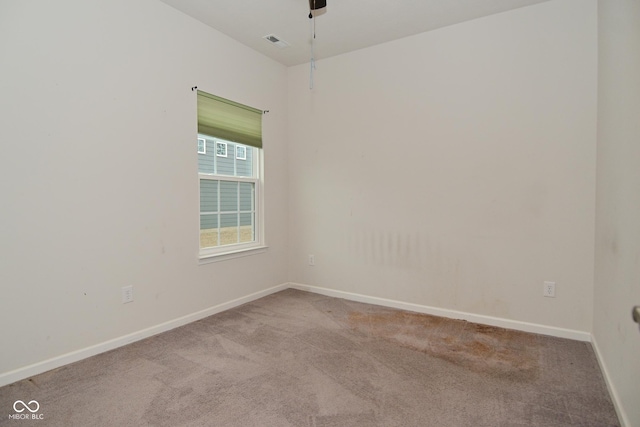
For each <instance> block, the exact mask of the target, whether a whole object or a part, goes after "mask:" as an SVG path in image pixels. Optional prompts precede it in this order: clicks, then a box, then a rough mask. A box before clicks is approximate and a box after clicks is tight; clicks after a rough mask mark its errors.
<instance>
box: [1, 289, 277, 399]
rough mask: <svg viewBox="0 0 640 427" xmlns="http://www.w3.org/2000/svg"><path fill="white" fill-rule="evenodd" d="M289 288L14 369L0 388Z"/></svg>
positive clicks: (213, 308) (272, 291) (206, 310)
mask: <svg viewBox="0 0 640 427" xmlns="http://www.w3.org/2000/svg"><path fill="white" fill-rule="evenodd" d="M288 287H289V285H288V284H287V283H284V284H281V285H277V286H274V287H272V288H269V289H265V290H263V291H259V292H255V293H253V294H251V295H247V296H244V297H241V298H237V299H234V300H232V301H229V302H225V303H222V304H218V305H216V306H213V307H209V308H206V309H204V310H201V311H198V312H195V313H191V314H188V315H186V316H183V317H179V318H177V319H174V320H170V321H168V322H165V323H161V324H159V325H156V326H152V327H150V328H147V329H143V330H141V331H137V332H134V333H131V334H128V335H124V336H122V337H118V338H115V339H112V340H109V341H105V342H103V343H100V344H96V345H93V346H91V347H86V348H83V349H81V350H77V351H73V352H71V353H67V354H63V355H62V356H57V357H54V358H51V359H48V360H45V361H43V362H38V363H34V364H33V365H29V366H25V367H22V368H18V369H15V370H13V371H9V372H5V373H1V374H0V387H2V386H5V385H8V384H12V383H14V382H16V381H20V380H23V379H25V378H29V377H32V376H34V375H37V374H41V373H43V372H47V371H50V370H52V369H56V368H59V367H61V366H64V365H68V364H69V363H73V362H77V361H79V360H82V359H86V358H87V357H91V356H95V355H96V354H100V353H104V352H106V351H109V350H113V349H116V348H118V347H122V346H124V345H127V344H131V343H133V342H136V341H140V340H142V339H144V338H149V337H151V336H153V335H157V334H159V333H161V332H166V331H169V330H171V329H175V328H177V327H179V326H183V325H186V324H187V323H191V322H195V321H196V320H200V319H204V318H205V317H208V316H211V315H214V314H217V313H220V312H222V311H225V310H229V309H230V308H234V307H237V306H240V305H242V304H246V303H248V302H251V301H254V300H257V299H259V298H262V297H265V296H267V295H270V294H273V293H275V292H279V291H282V290H285V289H287V288H288Z"/></svg>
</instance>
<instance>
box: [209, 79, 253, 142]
mask: <svg viewBox="0 0 640 427" xmlns="http://www.w3.org/2000/svg"><path fill="white" fill-rule="evenodd" d="M198 133H202V134H205V135H209V136H213V137H216V138H220V139H226V140H227V141H233V142H238V143H240V144H245V145H250V146H252V147H257V148H262V111H260V110H258V109H256V108H252V107H247V106H246V105H242V104H239V103H237V102H233V101H229V100H228V99H224V98H220V97H218V96H215V95H211V94H209V93H206V92H202V91H200V90H199V91H198Z"/></svg>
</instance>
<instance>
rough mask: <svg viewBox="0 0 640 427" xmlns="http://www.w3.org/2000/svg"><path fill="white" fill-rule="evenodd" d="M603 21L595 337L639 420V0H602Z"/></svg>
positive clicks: (624, 406) (620, 394) (628, 417)
mask: <svg viewBox="0 0 640 427" xmlns="http://www.w3.org/2000/svg"><path fill="white" fill-rule="evenodd" d="M598 27H599V73H598V169H597V198H596V201H597V204H596V249H595V253H596V264H595V267H596V268H595V302H594V305H595V310H594V322H593V336H594V341H595V343H596V347H597V349H598V351H599V353H600V355H601V359H602V360H603V361H604V363H603V364H604V368H605V372H606V373H607V375H608V376H609V379H610V382H611V383H612V384H613V392H614V393H615V394H616V395H617V401H618V403H619V405H620V406H619V409H620V411H621V415H622V416H621V418H623V419H625V423H626V425H628V426H640V406H639V405H638V397H639V396H640V382H639V381H638V379H639V378H640V362H639V358H638V357H639V355H640V331H639V330H638V325H637V324H635V323H633V322H632V321H631V307H632V306H633V305H640V167H639V166H638V161H639V160H640V120H639V119H640V2H638V1H637V0H616V1H611V0H604V1H600V2H599V7H598Z"/></svg>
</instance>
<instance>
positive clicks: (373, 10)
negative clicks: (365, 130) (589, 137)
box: [161, 0, 549, 66]
mask: <svg viewBox="0 0 640 427" xmlns="http://www.w3.org/2000/svg"><path fill="white" fill-rule="evenodd" d="M161 1H162V2H164V3H166V4H168V5H169V6H172V7H174V8H175V9H178V10H180V11H182V12H184V13H186V14H187V15H190V16H192V17H194V18H195V19H197V20H199V21H201V22H203V23H205V24H207V25H209V26H210V27H213V28H215V29H216V30H218V31H221V32H222V33H224V34H226V35H228V36H229V37H231V38H233V39H235V40H237V41H239V42H240V43H242V44H244V45H246V46H249V47H250V48H252V49H254V50H257V51H258V52H261V53H263V54H264V55H266V56H268V57H271V58H273V59H274V60H276V61H278V62H280V63H282V64H284V65H287V66H291V65H297V64H302V63H305V62H309V59H310V57H311V22H310V21H311V20H310V19H309V18H308V16H309V2H308V0H161ZM545 1H549V0H368V1H365V0H327V7H326V9H324V10H323V13H321V14H319V15H318V16H317V17H316V18H315V29H316V39H315V49H314V51H315V59H323V58H328V57H330V56H334V55H339V54H342V53H346V52H351V51H354V50H357V49H362V48H365V47H368V46H373V45H376V44H380V43H384V42H387V41H391V40H396V39H399V38H402V37H407V36H410V35H414V34H418V33H422V32H425V31H430V30H434V29H436V28H442V27H445V26H447V25H453V24H457V23H460V22H464V21H469V20H471V19H476V18H481V17H484V16H488V15H493V14H496V13H501V12H505V11H508V10H512V9H517V8H520V7H525V6H530V5H533V4H537V3H542V2H545ZM268 34H275V35H276V36H277V37H278V38H280V39H281V40H284V41H286V42H288V43H289V44H290V46H289V47H287V48H284V49H280V48H278V47H276V46H274V45H272V44H271V43H269V42H267V41H266V40H264V39H263V36H266V35H268Z"/></svg>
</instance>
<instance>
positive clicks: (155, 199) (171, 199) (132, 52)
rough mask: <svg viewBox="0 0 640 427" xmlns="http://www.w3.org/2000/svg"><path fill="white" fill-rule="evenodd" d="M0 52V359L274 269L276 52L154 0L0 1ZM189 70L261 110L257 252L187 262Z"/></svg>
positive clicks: (164, 312) (278, 222) (44, 348)
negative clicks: (262, 201)
mask: <svg viewBox="0 0 640 427" xmlns="http://www.w3.org/2000/svg"><path fill="white" fill-rule="evenodd" d="M0 57H1V58H2V59H1V63H2V65H1V67H0V76H1V78H0V94H1V95H0V116H1V117H2V125H1V126H0V195H1V197H2V200H1V208H0V291H1V295H2V297H1V301H2V309H0V341H1V342H2V344H1V345H2V351H0V374H3V373H7V372H9V371H11V370H14V369H19V368H23V367H25V366H27V365H30V364H33V363H38V362H42V361H45V360H47V359H49V358H57V357H60V356H62V355H65V354H66V353H69V352H73V351H77V350H81V349H84V348H87V347H89V346H93V345H96V344H100V343H103V342H105V341H107V340H111V339H115V338H118V337H122V336H124V335H127V334H130V333H133V332H136V331H140V330H142V329H144V328H148V327H151V326H155V325H159V324H161V323H163V322H167V321H171V320H172V319H176V318H178V317H181V316H185V315H189V314H192V313H195V312H198V311H199V310H203V309H206V308H208V307H212V306H215V305H218V304H221V303H225V302H228V301H231V300H233V299H235V298H239V297H244V296H247V295H249V294H252V293H254V292H259V291H261V290H265V289H267V288H269V287H272V286H274V285H278V284H282V283H285V282H286V279H287V277H286V271H287V267H286V263H287V258H286V244H287V209H286V208H287V193H286V183H287V172H286V166H285V165H286V131H287V129H286V114H287V111H286V102H287V100H286V89H287V88H286V69H285V67H284V66H282V65H280V64H277V63H275V62H273V61H272V60H269V59H267V58H266V57H264V56H262V55H260V54H257V53H255V52H254V51H252V50H250V49H248V48H246V47H244V46H243V45H241V44H239V43H237V42H234V41H232V40H230V39H229V38H227V37H226V36H224V35H222V34H221V33H219V32H217V31H214V30H212V29H211V28H209V27H206V26H205V25H203V24H201V23H199V22H197V21H195V20H193V19H191V18H189V17H187V16H186V15H183V14H181V13H179V12H177V11H175V10H174V9H172V8H170V7H168V6H166V5H164V4H162V3H160V2H158V1H155V0H140V1H135V2H131V1H127V0H114V1H108V2H106V1H102V2H86V1H84V0H60V1H55V2H51V1H46V0H40V1H29V2H22V1H18V0H0ZM195 85H197V86H198V87H199V88H200V89H203V90H206V91H209V92H212V93H215V94H217V95H220V96H223V97H228V98H231V99H234V100H236V101H239V102H242V103H246V104H249V105H251V106H254V107H258V108H262V109H268V110H270V113H269V114H268V115H267V116H265V123H264V133H265V141H264V146H265V159H266V163H267V167H266V173H265V175H266V176H265V185H266V221H267V224H266V226H267V230H268V234H267V242H268V244H269V246H270V248H269V250H268V252H267V253H264V254H260V255H254V256H250V257H246V258H241V259H235V260H231V261H226V262H221V263H214V264H207V265H202V266H199V265H198V261H197V253H198V227H199V219H198V208H199V203H198V197H199V196H198V182H197V160H196V149H195V147H196V146H195V139H196V121H197V120H196V95H195V92H192V91H191V87H192V86H195ZM125 285H133V286H134V296H135V301H134V302H133V303H131V304H126V305H123V304H122V303H121V294H120V289H121V287H122V286H125Z"/></svg>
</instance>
